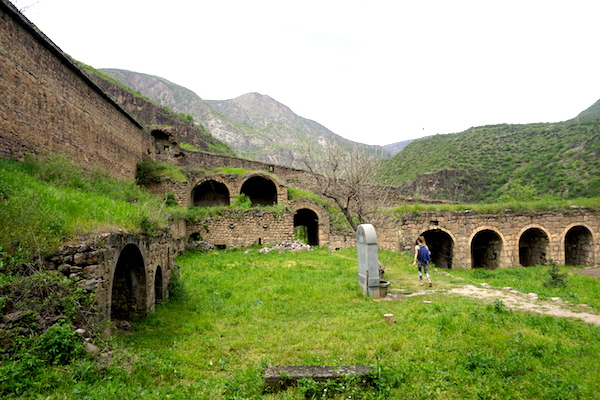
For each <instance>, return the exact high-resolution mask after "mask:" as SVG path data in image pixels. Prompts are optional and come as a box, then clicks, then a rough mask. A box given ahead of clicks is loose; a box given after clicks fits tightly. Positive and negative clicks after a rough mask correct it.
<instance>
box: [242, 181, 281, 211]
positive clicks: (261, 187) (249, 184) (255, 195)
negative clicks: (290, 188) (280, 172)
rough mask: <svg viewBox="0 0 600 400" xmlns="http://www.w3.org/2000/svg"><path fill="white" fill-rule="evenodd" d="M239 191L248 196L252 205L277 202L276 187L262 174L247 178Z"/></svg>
mask: <svg viewBox="0 0 600 400" xmlns="http://www.w3.org/2000/svg"><path fill="white" fill-rule="evenodd" d="M240 192H241V193H243V194H245V195H246V196H248V197H249V198H250V200H251V201H252V205H253V206H272V205H275V204H277V187H276V186H275V184H274V183H273V181H272V180H270V179H267V178H263V177H262V176H253V177H251V178H248V179H247V180H246V182H244V184H243V185H242V189H241V191H240Z"/></svg>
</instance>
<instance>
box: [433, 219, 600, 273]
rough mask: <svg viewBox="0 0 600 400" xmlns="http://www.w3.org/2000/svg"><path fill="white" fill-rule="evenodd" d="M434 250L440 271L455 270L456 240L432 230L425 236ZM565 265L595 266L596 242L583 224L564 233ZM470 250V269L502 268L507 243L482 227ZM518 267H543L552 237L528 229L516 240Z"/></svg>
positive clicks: (473, 237)
mask: <svg viewBox="0 0 600 400" xmlns="http://www.w3.org/2000/svg"><path fill="white" fill-rule="evenodd" d="M422 235H423V237H425V240H426V242H427V244H428V245H429V247H430V248H431V257H432V262H433V263H434V264H435V265H436V266H438V267H441V268H452V266H453V262H454V252H455V243H456V241H455V239H454V238H453V237H452V235H451V234H450V233H449V232H446V231H444V230H442V229H431V230H428V231H425V232H423V233H422ZM562 244H563V246H564V248H563V250H564V263H565V265H593V264H594V239H593V235H592V232H591V231H590V229H588V228H587V227H585V226H583V225H576V226H573V227H571V228H570V229H568V230H567V231H566V233H565V234H564V238H563V240H562ZM467 245H468V246H469V248H470V256H471V257H470V258H471V268H484V269H496V268H498V267H501V266H503V263H502V258H503V257H504V254H506V249H505V247H506V246H507V241H506V240H505V238H504V237H503V236H502V234H501V233H500V232H498V231H497V230H495V229H493V228H490V227H483V228H482V229H480V230H478V231H477V232H476V233H474V234H473V235H472V237H471V238H470V240H469V243H468V244H467ZM516 251H517V254H518V262H519V265H521V266H524V267H529V266H533V265H544V264H547V263H548V262H549V261H550V258H551V257H550V254H551V249H550V236H549V234H548V232H546V231H545V230H544V229H543V228H541V227H529V228H527V229H525V230H524V231H523V232H522V233H521V234H520V235H519V238H518V241H517V249H516Z"/></svg>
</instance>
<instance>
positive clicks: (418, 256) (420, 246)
mask: <svg viewBox="0 0 600 400" xmlns="http://www.w3.org/2000/svg"><path fill="white" fill-rule="evenodd" d="M430 261H431V252H430V251H429V247H427V243H425V238H424V237H423V236H419V237H418V238H417V244H416V245H415V260H414V261H413V265H417V262H418V263H419V265H418V267H419V285H421V286H423V273H422V272H421V268H423V272H425V276H426V277H427V282H428V283H429V286H430V287H431V277H430V276H429V262H430Z"/></svg>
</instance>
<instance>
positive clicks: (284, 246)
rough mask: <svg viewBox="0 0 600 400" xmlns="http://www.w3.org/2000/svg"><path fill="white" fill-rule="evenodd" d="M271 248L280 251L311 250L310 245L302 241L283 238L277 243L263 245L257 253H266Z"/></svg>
mask: <svg viewBox="0 0 600 400" xmlns="http://www.w3.org/2000/svg"><path fill="white" fill-rule="evenodd" d="M272 250H277V251H279V252H280V253H281V252H282V251H313V249H312V248H311V247H310V245H308V244H306V243H302V242H301V241H299V240H284V241H283V242H281V243H277V244H275V245H273V246H270V247H263V248H262V249H260V250H258V252H259V253H268V252H270V251H272Z"/></svg>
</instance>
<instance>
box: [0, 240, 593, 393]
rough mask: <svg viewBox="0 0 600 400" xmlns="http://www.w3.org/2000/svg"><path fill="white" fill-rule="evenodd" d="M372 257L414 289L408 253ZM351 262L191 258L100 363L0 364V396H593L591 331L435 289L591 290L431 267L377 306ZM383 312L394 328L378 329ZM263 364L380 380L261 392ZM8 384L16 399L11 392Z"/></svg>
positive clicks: (320, 257) (541, 273) (539, 270)
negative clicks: (364, 368) (334, 369)
mask: <svg viewBox="0 0 600 400" xmlns="http://www.w3.org/2000/svg"><path fill="white" fill-rule="evenodd" d="M380 259H381V261H382V262H383V263H384V264H385V265H386V278H387V279H388V280H390V281H392V285H391V288H392V289H393V290H394V293H404V294H410V293H413V292H415V291H417V290H422V288H421V287H419V286H418V285H417V281H418V278H417V273H416V268H415V267H413V266H412V263H411V261H412V260H411V257H410V256H409V255H408V254H398V253H392V252H387V251H380ZM356 260H357V255H356V250H355V249H347V250H342V251H338V252H333V253H330V252H328V251H327V250H325V249H318V250H316V251H313V252H299V253H290V252H286V253H281V254H280V253H277V252H271V253H268V254H264V253H259V252H258V251H257V250H256V249H252V250H251V251H249V252H245V251H244V250H242V249H240V250H226V251H214V252H210V253H196V252H188V253H186V254H185V255H182V256H180V257H178V258H177V260H176V262H177V264H178V265H179V266H180V276H179V279H177V282H180V283H179V284H177V286H174V287H173V290H174V294H176V295H177V296H175V297H176V298H175V299H172V300H171V301H169V302H167V303H165V304H162V305H160V306H159V307H158V308H157V310H156V312H154V313H153V314H151V315H149V316H148V317H147V318H145V319H143V320H142V321H139V322H137V323H135V324H134V327H133V330H132V331H131V332H129V333H122V334H118V335H116V336H115V337H113V338H112V339H110V341H109V343H107V344H106V349H110V350H111V353H110V356H106V357H101V362H100V363H95V362H93V361H92V360H86V359H79V360H77V361H74V362H73V363H71V364H69V365H66V366H50V367H45V368H38V369H36V368H31V369H27V368H26V367H25V366H24V365H23V363H25V362H27V360H25V361H21V362H17V361H11V362H9V363H5V364H4V365H3V366H2V367H0V376H3V377H4V378H0V390H3V391H0V393H1V394H3V395H4V396H5V397H6V398H31V399H114V398H119V399H122V400H125V399H167V398H169V399H304V398H339V399H361V398H362V399H378V398H379V399H396V398H398V399H400V398H414V399H479V398H481V399H594V398H597V395H598V393H599V390H600V373H599V372H598V360H599V359H600V358H599V357H600V327H598V326H594V325H591V324H586V323H584V322H581V321H579V320H575V319H564V318H555V317H550V316H545V315H541V314H535V313H525V312H521V311H517V310H510V309H508V308H507V307H505V306H504V305H503V304H501V302H499V301H495V302H492V301H490V302H489V303H482V302H481V301H480V300H476V299H471V298H468V297H463V296H458V295H451V294H448V293H447V292H446V290H445V289H450V288H453V287H457V286H459V285H464V284H465V283H471V284H473V283H477V282H484V281H485V282H487V283H489V284H491V285H493V286H498V287H502V286H505V285H508V284H509V283H510V284H511V285H512V286H514V287H515V288H517V289H518V290H521V291H524V292H538V293H542V294H541V296H540V297H541V298H544V297H545V296H546V297H549V296H565V295H566V294H568V293H570V296H571V297H570V298H571V299H575V300H578V301H582V302H584V301H585V302H587V303H588V304H589V305H590V306H591V308H589V309H588V312H597V311H595V310H598V307H599V306H600V301H599V300H600V285H599V283H598V280H596V279H594V278H590V277H586V276H580V275H577V274H569V275H568V286H567V288H556V289H554V288H547V287H545V286H544V285H543V282H544V281H545V280H546V278H547V271H548V267H531V268H515V269H509V270H497V271H484V272H480V270H473V271H471V270H469V271H467V270H465V271H459V270H453V271H451V272H452V275H446V274H443V273H440V272H439V271H437V270H436V269H435V268H434V269H433V270H432V271H431V274H432V278H433V280H434V287H433V288H431V289H430V288H425V290H427V291H428V293H427V294H425V295H422V296H411V297H406V298H404V299H401V300H393V301H376V300H373V299H370V298H368V297H364V296H363V295H362V293H361V290H360V289H359V287H358V283H357V261H356ZM561 270H563V271H566V269H564V268H561ZM461 278H462V279H461ZM483 279H485V280H483ZM515 283H517V284H515ZM424 300H427V301H431V303H424V302H423V301H424ZM386 313H392V314H394V316H395V320H396V321H397V323H396V324H387V323H385V322H384V318H383V315H384V314H386ZM29 362H31V360H30V361H29ZM269 364H273V365H277V364H287V365H331V366H341V365H369V366H372V367H374V369H375V370H376V371H377V374H376V378H375V384H374V385H372V386H368V387H362V386H360V385H359V384H358V383H357V382H351V381H349V382H342V383H339V384H329V385H316V384H314V383H311V382H310V381H306V382H302V383H301V384H300V385H299V386H298V387H295V388H291V389H288V390H286V391H284V392H281V393H264V389H263V386H262V382H263V380H262V374H263V369H264V367H265V366H266V365H269ZM11 377H12V381H10V378H11ZM11 383H12V385H13V386H12V388H15V387H17V388H18V387H20V389H17V390H16V391H12V392H11V390H10V388H11V386H10V385H11ZM15 385H17V386H15ZM18 385H20V386H18ZM326 389H327V390H326Z"/></svg>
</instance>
